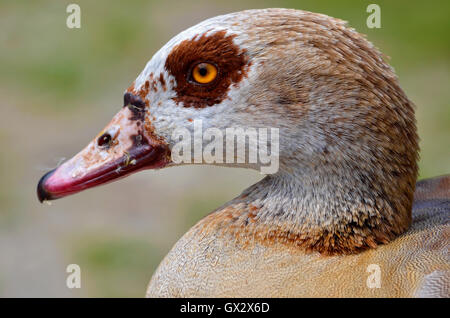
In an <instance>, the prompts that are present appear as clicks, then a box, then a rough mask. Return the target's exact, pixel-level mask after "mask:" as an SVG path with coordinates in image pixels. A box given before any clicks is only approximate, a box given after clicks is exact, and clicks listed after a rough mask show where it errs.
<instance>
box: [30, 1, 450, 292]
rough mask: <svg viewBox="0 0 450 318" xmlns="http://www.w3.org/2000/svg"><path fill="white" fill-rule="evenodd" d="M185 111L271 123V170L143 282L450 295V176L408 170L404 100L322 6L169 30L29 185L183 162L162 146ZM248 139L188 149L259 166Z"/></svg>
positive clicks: (191, 117) (93, 179)
mask: <svg viewBox="0 0 450 318" xmlns="http://www.w3.org/2000/svg"><path fill="white" fill-rule="evenodd" d="M196 121H201V122H202V124H203V129H207V128H214V129H216V130H217V131H226V129H227V128H228V127H255V128H258V129H259V128H265V127H275V128H277V129H278V130H279V144H278V143H275V142H274V141H273V140H271V141H270V142H269V143H270V146H275V144H276V145H277V147H279V151H278V152H277V153H276V159H277V168H278V169H277V170H276V171H274V172H271V173H270V174H268V175H267V176H266V177H265V178H263V179H262V180H261V181H260V182H258V183H256V184H255V185H253V186H251V187H250V188H248V189H246V190H245V191H244V192H243V193H242V194H241V195H240V196H238V197H237V198H235V199H233V200H232V201H230V202H228V203H226V204H225V205H223V206H222V207H221V208H218V209H217V210H216V211H214V212H212V213H210V214H209V215H207V216H206V217H205V218H203V219H202V220H200V221H199V222H198V223H197V224H196V225H195V226H194V227H193V228H192V229H190V230H189V231H188V232H187V233H186V234H185V235H184V236H183V237H182V238H181V239H180V240H179V241H178V242H177V243H176V244H175V246H174V247H173V248H172V250H171V251H170V252H169V254H168V255H167V256H166V257H165V259H164V260H163V261H162V263H161V264H160V266H159V267H158V269H157V271H156V272H155V274H154V275H153V278H152V279H151V281H150V284H149V286H148V290H147V296H149V297H197V296H204V297H215V296H217V297H236V296H241V297H303V296H320V297H324V296H335V297H344V296H350V297H364V296H369V297H373V296H380V297H381V296H387V297H413V296H416V297H427V296H443V297H448V296H449V295H450V294H449V290H448V289H449V285H450V283H449V282H450V279H449V277H450V267H449V260H448V235H449V230H450V228H449V224H448V223H449V222H448V219H449V218H448V216H449V211H450V193H449V192H450V177H448V176H445V177H439V178H436V179H430V180H425V181H421V182H419V183H418V184H417V185H416V178H417V160H418V150H419V149H418V136H417V129H416V121H415V116H414V107H413V105H412V103H411V102H410V101H409V99H408V98H407V96H406V95H405V93H404V92H403V91H402V89H401V88H400V86H399V84H398V81H397V78H396V76H395V74H394V72H393V70H392V68H391V67H390V66H389V65H388V64H387V63H386V62H385V61H384V59H383V57H382V55H381V53H379V52H378V50H377V49H376V48H374V47H373V45H372V44H371V43H369V42H368V41H367V40H366V39H365V38H364V37H363V36H361V35H360V34H359V33H357V32H356V31H355V30H353V29H351V28H348V27H347V26H346V25H345V22H343V21H341V20H338V19H334V18H331V17H328V16H325V15H321V14H316V13H311V12H305V11H300V10H287V9H265V10H248V11H242V12H237V13H232V14H228V15H224V16H218V17H215V18H211V19H209V20H206V21H203V22H201V23H199V24H198V25H196V26H193V27H191V28H189V29H187V30H185V31H183V32H181V33H180V34H178V35H177V36H175V37H174V38H173V39H172V40H170V41H169V42H168V43H167V44H166V45H164V46H163V47H162V48H161V49H160V50H159V51H158V52H157V53H156V54H155V55H154V56H153V57H152V59H151V60H150V61H149V62H148V64H147V65H146V67H145V68H144V70H143V71H142V73H141V74H140V75H139V76H138V78H137V79H136V80H135V81H134V83H133V84H132V85H131V86H130V87H129V88H128V89H127V91H126V92H125V95H124V105H123V108H122V109H121V110H120V111H119V113H118V114H117V115H116V116H115V117H114V118H113V119H112V121H111V123H109V124H108V125H107V126H106V127H105V129H103V130H102V131H101V132H100V134H99V135H98V136H97V137H96V138H95V139H94V140H93V141H92V142H91V143H90V144H89V145H88V146H87V147H86V148H85V149H84V150H82V151H81V152H80V153H79V154H77V155H76V156H74V157H73V158H72V159H70V160H69V161H67V162H66V163H64V164H63V165H62V166H60V167H58V168H57V169H55V170H53V171H51V172H49V173H47V174H46V175H45V176H44V177H43V178H42V179H41V180H40V182H39V185H38V196H39V199H40V200H41V201H42V200H51V199H57V198H60V197H63V196H65V195H68V194H73V193H76V192H79V191H81V190H84V189H87V188H90V187H92V186H96V185H99V184H103V183H107V182H110V181H112V180H114V179H118V178H120V177H124V176H126V175H128V174H130V173H134V172H136V171H139V170H142V169H160V168H165V167H170V166H175V165H179V164H186V162H183V163H179V162H177V161H176V160H174V159H173V158H174V157H173V155H174V153H175V152H176V149H177V145H178V142H179V139H178V137H179V135H178V134H177V133H176V129H178V128H183V129H185V130H184V131H185V132H187V133H193V134H194V139H195V136H196V133H195V129H194V124H195V122H196ZM194 142H199V143H201V144H203V145H204V146H206V141H205V140H204V139H195V140H194ZM245 146H246V147H247V146H248V148H246V149H244V154H245V156H244V159H245V160H241V161H239V160H237V162H239V163H238V164H237V163H236V162H235V161H233V160H231V161H230V162H228V161H226V163H223V162H221V163H218V162H212V163H211V162H209V161H206V160H205V159H202V160H203V161H202V160H200V161H198V160H197V158H194V157H195V154H189V156H192V158H191V157H190V158H189V159H192V163H203V164H220V165H225V166H237V167H246V168H251V169H260V170H261V169H262V167H263V166H264V165H265V164H266V163H265V162H262V161H261V160H259V161H257V162H256V163H255V162H250V160H249V153H250V151H251V150H252V149H251V147H259V145H256V146H255V145H254V144H251V143H250V142H249V143H248V144H245ZM218 149H222V148H216V149H215V153H217V151H220V150H218ZM223 149H225V148H223ZM223 149H222V151H224V150H223ZM272 149H277V150H278V148H272ZM234 150H237V151H239V150H240V149H238V148H236V149H234ZM253 150H254V149H253ZM237 153H238V152H236V154H237ZM236 154H235V153H234V152H232V156H234V157H233V158H232V159H236V158H235V157H236V156H238V155H236Z"/></svg>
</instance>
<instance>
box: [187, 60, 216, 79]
mask: <svg viewBox="0 0 450 318" xmlns="http://www.w3.org/2000/svg"><path fill="white" fill-rule="evenodd" d="M216 77H217V68H216V67H215V66H214V65H212V64H210V63H199V64H197V65H196V66H194V68H193V70H192V78H193V79H194V81H195V82H197V83H199V84H208V83H211V82H212V81H214V80H215V79H216Z"/></svg>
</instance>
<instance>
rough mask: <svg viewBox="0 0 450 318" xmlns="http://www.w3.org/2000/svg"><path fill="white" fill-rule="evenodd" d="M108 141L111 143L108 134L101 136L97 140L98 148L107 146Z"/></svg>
mask: <svg viewBox="0 0 450 318" xmlns="http://www.w3.org/2000/svg"><path fill="white" fill-rule="evenodd" d="M110 141H111V135H110V134H108V133H104V134H103V135H101V136H100V137H99V138H98V140H97V143H98V145H99V146H104V145H108V144H109V142H110Z"/></svg>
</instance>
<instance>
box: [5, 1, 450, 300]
mask: <svg viewBox="0 0 450 318" xmlns="http://www.w3.org/2000/svg"><path fill="white" fill-rule="evenodd" d="M371 2H373V1H333V0H329V1H276V2H275V1H242V0H240V1H236V0H231V1H227V2H218V1H211V0H210V1H192V2H188V1H182V2H181V1H133V2H131V1H106V0H103V1H76V2H75V3H77V4H79V5H80V7H81V29H68V28H67V27H66V18H67V15H68V14H67V13H66V6H67V5H68V4H69V3H71V2H69V1H5V0H2V1H1V2H0V105H1V115H0V123H1V126H0V143H1V148H2V154H1V157H0V175H1V178H0V253H1V255H0V296H11V297H15V296H62V297H79V296H107V297H108V296H112V297H113V296H143V295H144V291H145V288H146V285H147V282H148V281H149V279H150V277H151V275H152V273H153V271H154V270H155V268H156V266H157V265H158V264H159V262H160V261H161V259H162V257H163V256H164V255H165V254H166V253H167V252H168V250H169V249H170V248H171V246H172V245H173V244H174V243H175V242H176V240H177V239H178V238H179V237H180V236H181V235H182V234H183V233H184V232H186V231H187V230H188V228H189V227H190V226H192V225H193V224H194V223H195V222H196V221H198V220H199V219H200V218H201V217H202V216H203V215H205V214H206V213H207V212H209V211H211V210H212V209H214V208H215V207H217V206H219V205H220V204H222V203H224V202H225V201H227V200H229V199H231V198H233V197H234V196H235V195H237V194H238V193H240V192H241V191H242V190H243V189H244V188H245V187H246V186H248V185H250V184H252V183H254V182H255V181H257V180H258V179H259V178H260V175H259V174H258V173H257V172H253V171H244V170H239V169H225V168H215V167H182V168H173V169H167V170H163V171H158V172H155V171H151V172H141V173H139V174H137V175H134V176H131V177H129V178H127V179H125V180H122V181H120V182H117V183H113V184H110V185H107V186H104V187H100V188H97V189H93V190H90V191H86V192H84V193H81V194H78V195H76V196H73V197H68V198H67V199H65V200H61V201H56V202H55V203H54V204H53V205H52V206H47V205H41V204H39V203H38V201H37V199H36V195H35V187H36V183H37V181H38V179H39V177H40V176H41V175H42V174H43V173H44V172H45V171H47V170H49V169H51V168H53V167H54V166H56V165H57V164H58V162H59V161H60V160H62V158H69V157H70V156H72V155H73V154H74V153H76V152H78V150H80V149H81V148H82V147H84V145H85V144H86V143H87V142H88V141H90V140H91V139H92V138H93V136H95V135H96V134H97V133H98V131H99V130H100V129H102V128H103V127H104V125H105V124H106V123H107V122H108V121H109V120H110V118H111V117H112V116H113V115H114V114H115V113H116V111H118V109H119V108H120V107H121V103H122V94H123V91H124V89H125V88H127V87H128V86H129V85H130V83H131V82H132V81H133V80H134V79H135V77H136V76H137V75H138V74H139V73H140V71H141V70H142V68H143V67H144V65H145V64H146V62H147V61H148V60H149V59H150V57H151V56H152V54H153V53H154V52H156V50H157V49H158V48H159V47H161V46H162V45H163V44H164V43H165V42H166V41H168V40H169V39H170V38H171V37H172V36H174V35H175V34H177V33H178V32H180V31H182V30H184V29H186V28H187V27H189V26H191V25H193V24H195V23H197V22H200V21H202V20H204V19H206V18H208V17H211V16H215V15H218V14H224V13H228V12H233V11H239V10H243V9H250V8H267V7H287V8H297V9H304V10H309V11H315V12H320V13H325V14H328V15H331V16H334V17H338V18H341V19H344V20H347V21H349V24H350V25H351V26H353V27H354V28H356V29H357V30H358V31H359V32H362V33H365V34H367V35H368V39H369V40H370V41H372V42H373V43H374V44H375V45H376V46H377V47H379V48H380V49H381V51H382V52H383V53H384V54H386V55H387V56H390V58H391V59H390V63H391V64H392V65H393V66H394V68H395V70H396V72H397V75H398V76H399V79H400V83H401V85H402V87H403V88H404V90H405V91H406V93H407V94H408V96H409V97H410V99H411V100H412V101H414V103H415V104H416V105H417V119H418V126H419V134H420V137H421V144H420V145H421V161H420V178H424V177H431V176H434V175H439V174H445V173H449V172H450V145H449V140H450V138H449V137H450V105H449V100H450V89H449V87H450V19H449V17H448V14H449V12H450V2H449V1H376V3H377V4H379V5H380V6H381V21H382V22H381V23H382V25H381V26H382V27H381V29H368V28H367V26H366V18H367V16H368V13H366V7H367V5H368V4H369V3H371ZM71 263H75V264H78V265H80V266H81V271H82V288H81V289H68V288H67V287H66V277H67V274H66V272H65V269H66V266H67V265H68V264H71Z"/></svg>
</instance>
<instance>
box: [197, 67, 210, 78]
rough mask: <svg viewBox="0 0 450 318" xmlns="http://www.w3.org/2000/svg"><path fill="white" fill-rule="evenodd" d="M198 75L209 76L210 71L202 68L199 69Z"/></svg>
mask: <svg viewBox="0 0 450 318" xmlns="http://www.w3.org/2000/svg"><path fill="white" fill-rule="evenodd" d="M198 73H199V74H200V75H201V76H206V74H208V70H207V69H206V66H200V67H199V69H198Z"/></svg>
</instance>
